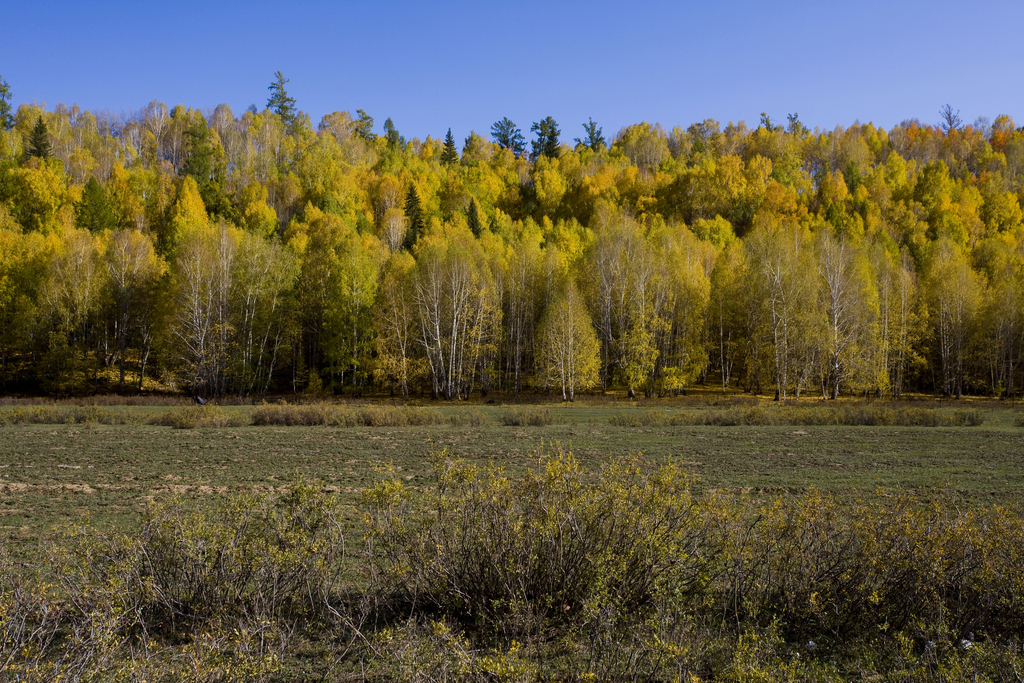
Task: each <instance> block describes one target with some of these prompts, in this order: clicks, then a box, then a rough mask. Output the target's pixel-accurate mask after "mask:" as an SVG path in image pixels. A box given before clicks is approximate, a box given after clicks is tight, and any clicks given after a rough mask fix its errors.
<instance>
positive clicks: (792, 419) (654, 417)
mask: <svg viewBox="0 0 1024 683" xmlns="http://www.w3.org/2000/svg"><path fill="white" fill-rule="evenodd" d="M608 421H609V423H610V424H613V425H616V426H620V427H655V426H658V427H661V426H699V425H713V426H719V427H732V426H736V425H753V426H759V427H763V426H773V425H795V426H823V425H833V426H902V427H975V426H978V425H981V424H984V422H985V418H984V416H983V415H982V413H981V411H980V410H977V409H975V408H967V409H957V410H952V411H949V410H944V409H939V408H915V407H906V406H892V405H885V404H870V403H841V404H832V403H829V404H825V405H810V406H801V405H793V404H790V405H779V406H771V407H769V406H739V407H730V408H725V409H708V410H689V411H680V412H673V413H669V412H661V411H656V410H645V411H637V412H630V413H622V414H619V415H612V416H611V417H609V418H608Z"/></svg>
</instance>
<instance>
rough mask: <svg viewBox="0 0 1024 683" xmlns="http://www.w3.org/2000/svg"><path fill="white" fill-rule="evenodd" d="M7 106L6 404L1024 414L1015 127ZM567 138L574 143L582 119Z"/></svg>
mask: <svg viewBox="0 0 1024 683" xmlns="http://www.w3.org/2000/svg"><path fill="white" fill-rule="evenodd" d="M287 82H288V81H287V79H286V78H284V76H283V75H282V74H281V73H280V72H278V73H277V74H276V75H275V80H274V81H273V82H272V83H271V85H270V87H269V88H268V93H269V98H268V100H267V106H266V108H265V109H263V110H262V111H258V110H257V108H256V107H255V106H253V107H250V108H249V110H247V111H245V112H242V113H241V114H240V115H236V114H235V113H234V112H233V111H232V110H231V108H230V107H229V106H227V105H223V104H222V105H220V106H218V107H216V108H215V109H213V110H205V111H200V110H197V109H193V108H189V107H186V106H184V105H177V106H174V107H170V108H169V107H168V106H167V105H166V104H164V103H162V102H158V101H154V102H151V103H149V104H148V105H147V106H145V107H144V108H143V109H141V110H140V111H135V112H131V113H122V114H113V113H110V112H92V111H82V110H81V109H80V108H79V107H78V106H71V107H69V106H65V105H63V104H58V105H56V106H55V107H52V108H48V107H47V106H46V105H45V104H38V103H33V104H21V105H20V106H18V108H17V110H16V111H13V110H12V108H11V106H10V101H11V92H12V89H11V86H9V85H8V84H7V83H6V82H4V81H2V79H0V391H2V392H4V393H7V394H23V395H24V394H29V395H51V396H57V397H60V396H70V395H82V394H91V393H117V392H123V393H137V392H140V391H143V392H150V391H167V392H188V394H190V395H191V394H196V395H201V396H205V397H226V396H243V397H256V398H258V397H261V396H265V395H267V394H268V393H269V394H281V393H286V392H288V393H290V392H304V393H306V394H308V395H316V396H325V395H343V396H359V395H366V394H376V395H380V394H385V395H388V394H389V395H392V396H401V397H409V396H410V395H419V396H430V397H434V398H441V399H447V400H461V399H466V398H469V397H471V396H487V395H489V394H492V393H494V394H500V395H503V396H510V395H516V394H519V393H520V392H531V393H535V392H550V393H551V395H552V396H559V397H561V398H562V399H563V400H566V401H571V400H573V399H574V398H575V396H576V395H577V393H579V392H588V391H600V390H604V391H608V390H617V391H624V392H626V393H627V394H628V395H630V396H641V395H642V396H647V397H656V396H666V395H676V394H679V393H683V392H686V391H687V390H688V389H692V388H693V387H695V386H698V385H703V386H704V387H705V388H712V389H715V390H719V389H720V390H721V391H723V392H734V391H744V392H752V393H755V394H760V395H766V396H773V395H774V397H776V398H778V399H794V398H795V399H798V398H800V397H801V396H817V397H825V398H836V397H838V396H842V395H855V396H868V397H871V396H890V397H896V398H898V397H900V396H903V395H904V394H905V393H909V392H915V393H918V392H923V393H928V394H933V395H937V396H945V397H955V398H959V397H962V396H964V395H966V394H972V395H986V396H999V397H1005V396H1014V395H1019V394H1020V388H1021V386H1022V382H1024V377H1022V376H1021V367H1020V366H1021V362H1020V361H1021V354H1022V345H1024V310H1022V308H1024V296H1022V294H1024V270H1022V265H1024V224H1022V212H1021V201H1022V198H1024V182H1022V181H1024V130H1022V129H1020V128H1018V127H1017V126H1016V124H1015V123H1014V121H1013V120H1012V119H1011V118H1010V117H1009V116H1007V115H1000V116H997V117H996V118H995V120H994V121H990V120H988V119H985V118H981V119H979V120H977V121H976V122H975V123H974V124H972V125H967V124H965V123H964V122H963V121H961V120H960V117H959V113H958V112H954V110H953V109H952V108H951V107H949V106H948V105H947V106H946V107H945V108H944V109H943V110H942V111H941V112H940V114H941V122H940V123H937V124H934V125H933V124H927V123H922V122H920V121H917V120H907V121H904V122H902V123H901V124H899V125H897V126H894V127H892V128H891V129H890V130H888V131H887V130H883V129H881V128H878V127H876V126H874V125H872V124H870V123H868V124H861V123H854V124H853V125H850V126H849V127H846V128H844V127H841V126H838V127H836V128H835V129H833V130H819V129H815V130H809V129H808V128H807V127H806V126H804V125H803V124H802V123H801V122H800V120H799V117H798V115H797V114H790V115H789V116H788V117H787V118H786V122H785V123H778V122H776V120H774V119H773V118H771V117H770V116H769V115H767V114H762V116H761V120H760V122H759V124H758V125H757V126H756V127H749V126H748V125H746V124H745V123H744V122H742V121H741V122H738V123H729V124H727V125H725V126H723V125H722V124H721V123H719V122H718V121H714V120H711V119H708V120H704V121H700V122H696V123H692V124H690V125H688V126H685V127H684V126H682V125H678V126H673V127H672V128H671V129H669V128H667V127H665V126H662V125H660V124H654V125H652V124H650V123H646V122H643V123H637V124H634V125H630V126H627V127H625V128H622V129H621V130H620V131H618V133H616V134H615V135H614V136H611V135H608V136H607V137H606V136H605V133H604V131H603V129H602V128H601V127H600V126H599V125H598V124H597V123H595V122H594V121H592V120H590V121H588V122H587V123H585V124H583V125H582V126H578V125H577V126H576V127H575V130H576V131H577V132H579V133H581V137H579V138H573V137H572V133H571V132H566V133H564V134H563V131H562V130H561V128H560V125H561V124H559V123H558V122H556V121H555V120H554V119H553V118H551V117H550V116H549V117H546V118H543V119H541V120H540V121H538V122H533V123H532V125H531V126H530V128H529V132H530V135H531V136H533V139H531V140H527V137H526V136H525V135H524V132H523V129H521V128H520V127H518V126H517V124H516V123H514V122H512V121H510V120H509V119H508V118H501V119H500V120H498V121H497V122H495V123H493V125H491V126H490V128H489V129H488V128H487V127H486V125H487V124H486V123H484V124H482V130H483V133H477V132H473V133H471V134H470V135H469V136H468V137H467V138H466V139H465V140H464V141H463V143H462V145H461V149H460V146H459V145H458V144H457V143H456V141H455V139H454V137H453V136H452V134H451V131H450V130H449V131H448V133H447V135H441V136H439V137H437V138H434V137H427V138H426V139H425V140H419V139H415V138H414V139H411V140H409V139H406V138H405V137H404V136H403V135H402V134H400V133H399V131H398V130H397V129H396V128H395V126H394V124H393V122H392V121H391V119H387V120H386V121H385V123H384V125H383V133H382V134H377V133H375V132H374V130H375V128H374V119H373V118H372V117H371V116H370V115H369V114H368V113H366V112H365V111H363V110H361V109H360V110H357V112H356V114H355V115H353V114H350V113H349V112H345V111H337V112H334V113H331V114H328V115H326V116H324V117H323V118H322V120H321V121H320V122H319V123H318V124H316V125H314V124H313V123H312V121H311V119H310V117H309V116H308V115H306V114H304V113H303V112H302V111H300V110H299V109H298V107H297V103H296V101H295V100H294V98H292V97H291V96H290V95H289V94H288V92H287V90H286V84H287ZM567 130H568V128H567Z"/></svg>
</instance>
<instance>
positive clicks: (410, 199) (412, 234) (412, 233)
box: [402, 185, 423, 250]
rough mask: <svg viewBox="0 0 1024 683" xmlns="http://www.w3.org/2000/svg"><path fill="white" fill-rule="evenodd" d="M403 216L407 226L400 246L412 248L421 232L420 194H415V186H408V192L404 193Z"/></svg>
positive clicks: (421, 210) (421, 208) (421, 209)
mask: <svg viewBox="0 0 1024 683" xmlns="http://www.w3.org/2000/svg"><path fill="white" fill-rule="evenodd" d="M405 217H406V219H408V221H409V227H408V229H407V230H406V231H405V240H404V241H403V242H402V247H404V248H405V249H408V250H412V248H413V245H415V244H416V240H418V239H419V238H420V233H421V232H423V207H422V206H420V196H419V195H418V194H416V187H415V186H413V185H410V186H409V192H407V193H406V195H405Z"/></svg>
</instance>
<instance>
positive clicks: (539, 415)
mask: <svg viewBox="0 0 1024 683" xmlns="http://www.w3.org/2000/svg"><path fill="white" fill-rule="evenodd" d="M498 421H499V422H501V424H503V425H505V426H506V427H545V426H547V425H549V424H552V423H553V422H554V421H555V419H554V416H553V415H552V414H551V411H550V410H548V409H547V408H519V407H512V408H509V409H508V410H506V411H504V412H503V413H502V414H501V415H500V416H499V417H498Z"/></svg>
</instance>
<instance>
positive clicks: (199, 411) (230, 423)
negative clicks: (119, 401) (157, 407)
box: [151, 405, 250, 429]
mask: <svg viewBox="0 0 1024 683" xmlns="http://www.w3.org/2000/svg"><path fill="white" fill-rule="evenodd" d="M151 424H156V425H162V426H164V427H174V428H175V429H198V428H200V427H204V428H221V427H245V426H247V425H249V424H250V420H249V416H248V415H245V414H243V413H233V412H228V411H226V410H224V409H223V408H221V407H219V406H211V405H205V406H185V407H182V408H171V409H170V410H168V411H166V412H164V413H160V414H158V415H156V416H154V417H153V418H152V420H151Z"/></svg>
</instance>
